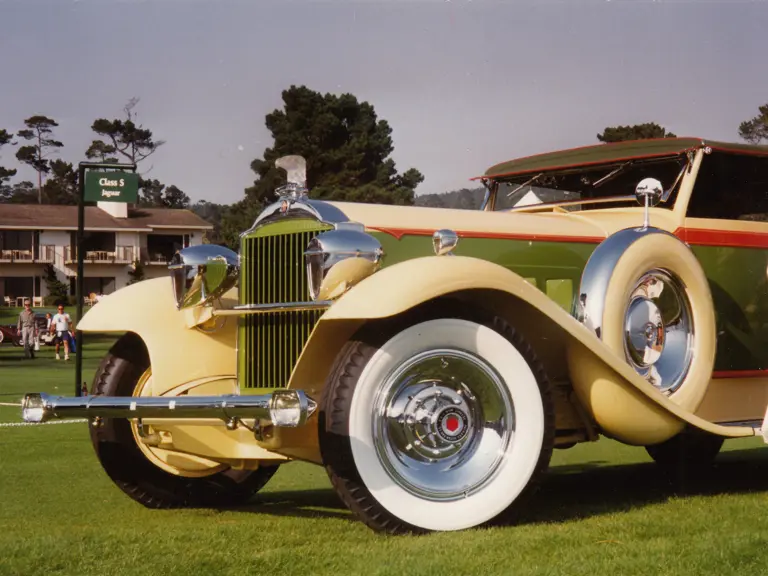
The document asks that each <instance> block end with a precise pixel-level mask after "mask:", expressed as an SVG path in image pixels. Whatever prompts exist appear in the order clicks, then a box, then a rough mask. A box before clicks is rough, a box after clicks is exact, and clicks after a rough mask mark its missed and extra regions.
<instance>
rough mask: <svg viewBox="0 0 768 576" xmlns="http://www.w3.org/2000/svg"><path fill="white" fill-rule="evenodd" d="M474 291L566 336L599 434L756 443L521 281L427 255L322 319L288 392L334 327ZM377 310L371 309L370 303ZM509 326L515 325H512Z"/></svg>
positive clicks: (457, 259) (365, 285)
mask: <svg viewBox="0 0 768 576" xmlns="http://www.w3.org/2000/svg"><path fill="white" fill-rule="evenodd" d="M472 289H486V290H494V291H498V292H500V293H504V294H506V295H508V296H513V297H515V298H517V299H519V300H520V301H522V302H525V303H527V304H528V305H530V306H532V307H534V308H536V309H537V310H538V311H539V312H540V313H541V314H544V315H545V316H546V317H548V318H549V319H550V320H551V321H553V322H555V323H556V324H557V325H558V326H559V327H560V329H561V330H563V331H564V332H565V336H566V339H567V349H568V354H567V357H568V362H569V366H570V374H571V378H572V380H573V383H574V388H575V389H576V390H577V391H579V397H580V398H581V400H582V402H583V403H584V404H585V407H586V408H587V409H588V410H589V412H590V413H591V414H592V416H593V417H594V418H595V419H596V421H597V422H598V423H600V425H601V427H602V428H603V430H604V432H605V433H606V434H608V435H610V436H613V437H615V438H618V439H620V440H622V441H624V442H627V443H630V444H651V443H655V442H660V441H663V440H665V439H667V438H669V437H671V436H673V435H674V434H676V433H677V432H679V431H680V430H681V429H682V428H683V426H684V423H686V422H687V423H689V424H691V425H692V426H695V427H697V428H700V429H702V430H705V431H708V432H711V433H713V434H718V435H721V436H726V437H733V438H736V437H746V436H754V435H755V431H754V430H753V429H752V428H751V427H745V426H720V425H716V424H713V423H711V422H709V421H707V420H704V419H702V418H700V417H697V416H696V415H695V414H693V413H692V412H691V411H689V410H687V409H685V408H683V407H681V406H679V405H678V404H676V403H674V402H673V401H671V400H670V399H669V398H667V397H666V396H664V395H663V394H661V393H659V391H658V390H657V389H656V388H654V387H653V386H652V385H651V384H650V383H649V382H648V381H646V380H645V379H643V378H642V377H641V376H639V375H638V374H637V373H636V372H635V371H634V370H633V369H632V368H631V367H630V366H629V365H628V364H627V363H626V361H625V360H624V358H621V357H619V356H617V355H616V354H615V353H614V352H613V351H612V350H611V349H610V348H609V347H608V346H606V345H605V344H604V343H603V342H602V341H601V340H600V339H599V338H597V336H595V334H594V333H593V332H592V331H590V330H589V329H587V328H586V327H585V326H584V325H583V324H582V323H581V322H579V321H578V320H577V319H576V318H574V317H573V316H571V315H570V314H569V313H568V312H566V311H565V310H563V309H562V308H561V307H560V306H559V305H558V304H557V303H556V302H554V301H553V300H552V299H550V298H549V297H548V296H546V295H545V294H544V293H543V292H541V291H540V290H538V289H537V288H536V287H534V286H533V285H531V284H530V283H528V282H527V281H526V280H525V279H523V278H522V277H520V276H519V275H517V274H515V273H513V272H511V271H509V270H507V269H506V268H503V267H501V266H498V265H496V264H493V263H491V262H488V261H485V260H480V259H477V258H469V257H463V256H428V257H424V258H414V259H412V260H407V261H405V262H402V263H399V264H395V265H392V266H390V267H387V268H384V269H383V270H381V271H379V272H377V273H376V274H374V275H373V276H370V277H368V278H366V279H365V280H363V281H362V282H361V283H360V284H358V285H357V286H355V287H354V288H352V289H351V290H350V291H349V292H347V293H346V294H345V295H344V296H342V297H341V298H340V299H339V300H338V301H337V302H335V303H334V304H333V306H331V308H330V309H329V310H328V311H327V312H326V313H325V314H324V315H323V317H322V318H321V320H320V323H319V324H318V326H317V328H316V330H315V331H314V333H313V334H312V336H311V337H310V340H309V342H308V344H307V346H306V348H305V350H304V353H303V354H302V357H301V358H300V360H299V364H298V366H297V367H296V369H295V371H294V374H293V378H292V380H291V386H292V387H296V388H301V387H303V386H306V384H307V383H308V382H311V381H312V379H313V378H312V372H313V371H315V373H316V372H317V363H318V362H319V361H321V360H320V359H321V357H322V356H327V355H328V353H329V352H331V349H330V346H332V345H334V344H333V341H332V339H331V338H329V337H330V336H331V335H332V334H333V332H334V329H333V326H332V324H334V323H336V322H339V323H340V324H341V325H342V326H345V328H343V329H342V330H343V331H344V332H346V333H349V332H351V331H352V329H353V328H354V327H355V326H356V325H359V324H360V323H361V322H362V321H365V320H367V319H372V318H386V317H389V316H394V315H396V314H400V313H402V312H405V311H407V310H409V309H411V308H413V307H414V306H416V305H418V304H420V303H422V302H425V301H427V300H430V299H432V298H435V297H438V296H442V295H446V294H450V293H454V292H458V291H462V290H472ZM374 303H375V304H374ZM509 320H510V321H511V322H512V324H513V325H514V318H510V319H509Z"/></svg>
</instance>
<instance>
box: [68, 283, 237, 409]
mask: <svg viewBox="0 0 768 576" xmlns="http://www.w3.org/2000/svg"><path fill="white" fill-rule="evenodd" d="M231 299H232V297H231V293H230V294H228V299H227V303H228V304H230V303H231V302H230V300H231ZM209 311H210V308H208V309H207V310H204V309H202V308H193V309H188V310H181V311H180V310H177V309H176V304H175V301H174V298H173V290H172V288H171V279H170V278H169V277H164V278H157V279H153V280H144V281H142V282H137V283H136V284H132V285H130V286H126V287H125V288H122V289H120V290H118V291H117V292H114V293H113V294H110V295H109V296H106V297H104V298H103V299H102V300H100V301H99V302H98V304H95V305H94V306H93V308H91V309H89V310H88V312H87V313H86V314H85V315H84V316H83V319H82V321H81V322H80V323H79V324H78V325H77V328H78V329H79V330H82V331H83V332H86V333H88V332H98V333H115V332H117V333H122V332H134V333H135V334H137V335H138V336H139V337H140V338H141V339H142V340H143V341H144V344H145V345H146V347H147V350H148V351H149V358H150V362H151V364H152V376H153V378H152V381H153V390H152V394H154V395H160V394H164V393H167V392H169V391H171V390H173V389H174V388H177V387H179V386H185V387H187V388H189V387H194V386H195V384H199V385H204V384H206V383H207V387H206V392H205V393H210V394H217V393H221V394H223V393H233V392H235V391H236V390H237V382H236V370H237V368H236V367H237V357H236V356H237V355H236V342H237V317H218V318H217V319H216V326H217V329H215V330H213V331H211V332H205V331H204V330H203V329H202V326H201V325H202V324H203V323H204V322H205V321H206V320H209V318H210V316H209V314H210V312H209ZM211 322H213V320H212V321H211ZM87 345H88V344H87V340H86V346H87ZM217 379H218V380H220V382H219V383H218V385H217V384H214V382H215V381H216V380H217ZM217 389H218V391H217Z"/></svg>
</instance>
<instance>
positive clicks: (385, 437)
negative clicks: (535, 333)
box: [320, 318, 554, 533]
mask: <svg viewBox="0 0 768 576" xmlns="http://www.w3.org/2000/svg"><path fill="white" fill-rule="evenodd" d="M419 320H420V321H417V322H416V323H412V324H411V325H407V324H406V325H402V323H401V324H400V325H399V326H390V328H391V329H390V330H387V329H386V328H384V329H382V328H381V327H379V328H378V329H377V330H375V331H374V330H369V331H368V332H367V334H365V333H364V334H363V335H362V337H360V338H357V337H356V338H355V339H353V341H351V342H350V343H348V344H347V346H346V347H345V348H344V349H343V350H342V352H341V353H340V354H339V357H338V358H337V361H336V365H335V369H334V370H333V371H332V374H331V376H330V378H329V381H328V383H327V384H326V390H325V395H324V398H323V402H322V405H323V406H322V410H321V431H320V432H321V433H320V442H321V451H322V453H323V459H324V463H325V465H326V468H327V469H328V472H329V475H330V476H331V480H332V482H333V484H334V486H335V487H336V489H337V492H338V493H339V495H340V496H341V498H342V500H344V501H345V503H347V505H348V506H349V507H350V508H351V509H352V510H353V511H354V512H356V513H357V515H358V516H360V517H361V519H362V520H363V521H365V522H366V524H368V525H369V526H371V527H372V528H374V529H376V530H381V531H387V532H392V533H397V532H413V531H444V530H462V529H466V528H471V527H474V526H478V525H481V524H484V523H486V522H488V521H491V520H493V519H495V518H498V517H500V516H501V515H503V513H504V512H505V511H507V510H508V509H509V508H510V506H511V505H512V504H513V503H515V502H516V501H517V500H518V499H519V497H520V496H521V494H523V492H524V491H525V490H526V488H527V487H529V486H531V485H532V484H533V482H534V481H535V479H536V478H537V477H538V475H539V474H540V473H541V472H542V471H543V470H544V469H545V468H546V466H547V465H548V463H549V458H550V456H551V452H552V443H553V435H554V412H553V408H552V401H551V397H550V393H549V385H548V383H547V381H546V376H545V375H544V372H543V370H542V368H541V366H540V364H539V363H538V362H537V361H536V358H535V356H534V354H533V351H532V349H531V348H530V346H528V345H527V344H526V343H525V342H524V341H523V340H522V338H521V337H520V336H519V335H518V334H517V333H516V332H515V331H514V330H513V329H512V328H511V327H510V326H509V325H507V324H506V323H505V322H503V321H501V320H500V319H498V318H495V319H494V318H490V319H485V321H484V322H478V321H476V320H475V319H468V318H428V319H426V320H424V319H419Z"/></svg>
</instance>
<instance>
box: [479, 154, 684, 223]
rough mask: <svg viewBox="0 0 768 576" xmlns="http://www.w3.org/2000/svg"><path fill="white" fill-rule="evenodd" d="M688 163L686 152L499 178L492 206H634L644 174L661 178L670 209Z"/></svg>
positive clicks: (666, 202)
mask: <svg viewBox="0 0 768 576" xmlns="http://www.w3.org/2000/svg"><path fill="white" fill-rule="evenodd" d="M687 163H688V159H687V158H686V157H685V156H678V157H674V158H663V159H654V160H643V161H638V160H635V161H628V162H621V163H613V164H602V165H598V166H583V167H579V168H569V169H567V170H560V171H551V172H542V173H537V174H525V175H522V176H515V177H511V178H508V179H507V178H505V179H504V180H503V181H498V190H497V193H496V203H495V206H494V210H513V209H514V210H526V209H531V208H535V207H536V206H540V205H544V206H543V207H546V206H547V205H551V206H555V205H561V207H562V208H563V209H565V210H569V211H571V210H589V209H596V208H601V209H605V208H607V207H612V206H616V207H620V206H627V205H630V206H637V200H636V199H635V186H637V184H638V183H639V182H640V181H641V180H643V179H644V178H656V179H657V180H659V181H660V182H661V184H662V186H663V187H664V191H665V195H666V199H665V200H663V201H662V203H661V204H660V206H663V207H665V208H670V209H671V208H672V207H673V206H674V203H675V199H676V197H677V188H678V186H679V183H680V180H681V179H682V175H683V172H684V169H685V166H686V165H687ZM587 200H588V201H589V202H586V201H587ZM563 203H573V204H569V205H563Z"/></svg>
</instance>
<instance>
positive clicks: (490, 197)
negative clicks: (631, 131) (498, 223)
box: [481, 150, 696, 212]
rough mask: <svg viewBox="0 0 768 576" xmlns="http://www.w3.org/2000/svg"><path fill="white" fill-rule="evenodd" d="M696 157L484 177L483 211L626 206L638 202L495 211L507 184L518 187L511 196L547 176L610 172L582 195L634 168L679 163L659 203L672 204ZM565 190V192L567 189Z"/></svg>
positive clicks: (608, 199)
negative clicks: (601, 205)
mask: <svg viewBox="0 0 768 576" xmlns="http://www.w3.org/2000/svg"><path fill="white" fill-rule="evenodd" d="M695 157H696V151H695V150H687V151H685V152H681V153H678V154H670V155H668V156H661V157H654V158H647V159H632V160H621V161H614V162H605V163H600V164H590V165H581V166H569V167H568V168H565V169H559V170H558V169H554V170H538V171H532V172H529V173H528V174H518V175H516V176H515V177H512V178H510V177H500V178H483V179H482V182H483V185H484V186H485V187H486V198H485V199H484V201H483V205H482V207H481V210H485V211H490V212H545V211H556V209H557V208H558V207H560V208H565V207H567V206H579V205H584V206H588V205H589V206H592V205H596V204H618V203H626V202H636V201H637V200H636V197H635V196H634V195H619V194H614V195H607V196H602V197H587V198H581V199H578V200H557V201H550V202H541V203H538V204H530V205H524V206H512V207H510V208H501V209H498V210H497V209H496V206H497V204H498V199H499V194H501V193H503V192H502V189H503V185H505V184H508V185H510V186H513V185H514V186H515V187H514V189H513V190H512V192H511V193H510V194H512V193H517V192H519V191H520V190H522V189H524V188H526V187H527V186H530V185H535V181H537V180H539V179H540V178H542V177H546V176H564V175H569V174H578V173H585V172H596V171H599V170H601V169H604V170H607V171H608V174H605V175H604V176H602V177H600V178H599V179H598V180H596V181H595V182H593V183H591V187H590V188H586V189H583V190H580V191H579V192H583V191H584V190H590V189H595V188H599V187H600V186H602V185H603V184H605V183H606V182H608V181H610V180H613V179H614V178H616V177H618V176H619V175H620V174H621V173H622V172H624V171H625V170H626V169H631V168H632V167H637V166H641V165H652V164H660V163H669V162H673V161H677V162H679V163H680V170H679V171H678V172H677V174H676V177H675V178H674V180H673V182H672V184H671V185H670V186H669V188H667V189H666V190H664V193H663V194H662V198H661V201H660V203H659V204H667V203H668V202H669V201H670V199H673V198H676V196H677V194H676V192H679V190H680V187H681V185H682V182H683V181H684V179H685V178H684V176H685V174H686V173H690V172H691V170H692V168H693V164H694V159H695ZM516 181H519V182H516ZM563 191H564V192H566V190H565V189H564V190H563ZM670 208H671V209H674V206H671V207H670ZM560 211H567V210H560Z"/></svg>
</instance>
